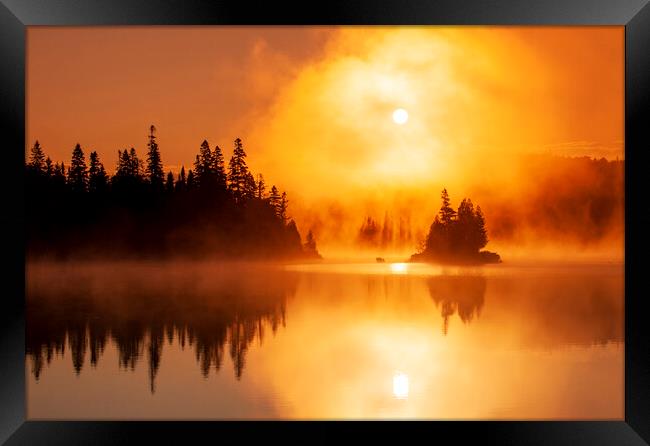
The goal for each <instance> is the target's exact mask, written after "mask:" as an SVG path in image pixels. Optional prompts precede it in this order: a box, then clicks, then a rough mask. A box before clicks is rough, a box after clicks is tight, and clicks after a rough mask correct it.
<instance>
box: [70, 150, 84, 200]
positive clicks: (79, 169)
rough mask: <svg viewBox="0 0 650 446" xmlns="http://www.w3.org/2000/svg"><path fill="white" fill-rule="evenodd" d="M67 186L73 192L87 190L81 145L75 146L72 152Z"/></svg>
mask: <svg viewBox="0 0 650 446" xmlns="http://www.w3.org/2000/svg"><path fill="white" fill-rule="evenodd" d="M68 184H69V185H70V189H71V190H73V191H74V192H85V191H86V190H88V168H87V167H86V159H85V157H84V152H83V150H81V145H79V144H77V145H76V146H75V147H74V150H73V151H72V159H71V160H70V169H69V170H68Z"/></svg>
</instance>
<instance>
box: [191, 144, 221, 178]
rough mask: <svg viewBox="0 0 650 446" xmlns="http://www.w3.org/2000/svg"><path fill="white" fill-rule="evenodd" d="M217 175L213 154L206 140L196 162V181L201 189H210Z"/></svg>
mask: <svg viewBox="0 0 650 446" xmlns="http://www.w3.org/2000/svg"><path fill="white" fill-rule="evenodd" d="M215 174H216V172H215V170H214V160H213V153H212V152H211V151H210V145H209V144H208V141H206V140H205V139H204V140H203V142H202V143H201V147H200V148H199V154H198V155H196V160H195V161H194V175H195V177H194V179H195V181H196V183H197V184H198V186H199V187H209V186H210V185H211V184H212V182H213V179H214V176H215Z"/></svg>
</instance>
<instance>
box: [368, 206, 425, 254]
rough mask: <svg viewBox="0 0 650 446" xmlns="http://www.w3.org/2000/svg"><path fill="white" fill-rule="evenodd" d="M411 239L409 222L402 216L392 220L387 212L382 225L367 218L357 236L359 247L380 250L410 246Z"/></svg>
mask: <svg viewBox="0 0 650 446" xmlns="http://www.w3.org/2000/svg"><path fill="white" fill-rule="evenodd" d="M412 239H413V235H412V233H411V223H410V220H409V219H408V218H405V217H403V216H400V217H399V218H396V219H393V218H391V216H390V215H389V214H388V212H386V213H385V215H384V221H383V223H382V224H379V223H378V222H377V221H376V220H375V219H374V218H372V217H367V218H366V219H365V220H364V222H363V224H362V225H361V227H360V228H359V233H358V236H357V242H358V244H359V245H361V246H365V247H372V248H381V249H390V248H402V247H404V246H408V245H411V243H412Z"/></svg>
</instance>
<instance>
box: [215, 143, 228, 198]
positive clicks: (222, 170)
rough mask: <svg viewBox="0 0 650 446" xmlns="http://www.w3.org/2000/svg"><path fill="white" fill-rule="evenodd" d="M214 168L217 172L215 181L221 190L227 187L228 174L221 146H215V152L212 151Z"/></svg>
mask: <svg viewBox="0 0 650 446" xmlns="http://www.w3.org/2000/svg"><path fill="white" fill-rule="evenodd" d="M212 163H213V166H212V169H213V170H214V174H215V177H216V178H215V182H216V185H217V188H218V189H220V190H225V189H226V183H227V176H226V166H225V162H224V159H223V153H222V152H221V148H220V147H219V146H215V147H214V152H212Z"/></svg>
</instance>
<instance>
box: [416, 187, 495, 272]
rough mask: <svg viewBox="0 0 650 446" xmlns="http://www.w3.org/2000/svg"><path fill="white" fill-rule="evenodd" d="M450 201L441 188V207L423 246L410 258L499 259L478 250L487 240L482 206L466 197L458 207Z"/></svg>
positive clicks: (465, 261) (455, 261)
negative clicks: (454, 207)
mask: <svg viewBox="0 0 650 446" xmlns="http://www.w3.org/2000/svg"><path fill="white" fill-rule="evenodd" d="M449 204H450V200H449V194H448V193H447V189H443V190H442V206H441V207H440V211H439V212H438V215H436V217H435V219H434V220H433V223H431V227H430V229H429V234H428V236H427V238H426V240H425V241H424V243H423V245H424V246H423V247H422V250H421V251H420V252H418V253H416V254H413V255H412V256H411V262H439V263H447V264H473V265H476V264H485V263H501V256H499V254H497V253H495V252H490V251H481V249H482V248H483V247H485V245H487V242H488V237H487V229H486V228H485V217H484V216H483V212H482V211H481V207H480V206H476V209H475V208H474V204H473V203H472V200H470V199H469V198H465V199H463V201H462V202H461V203H460V206H459V207H458V210H457V211H455V210H454V209H453V208H452V207H451V206H450V205H449Z"/></svg>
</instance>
